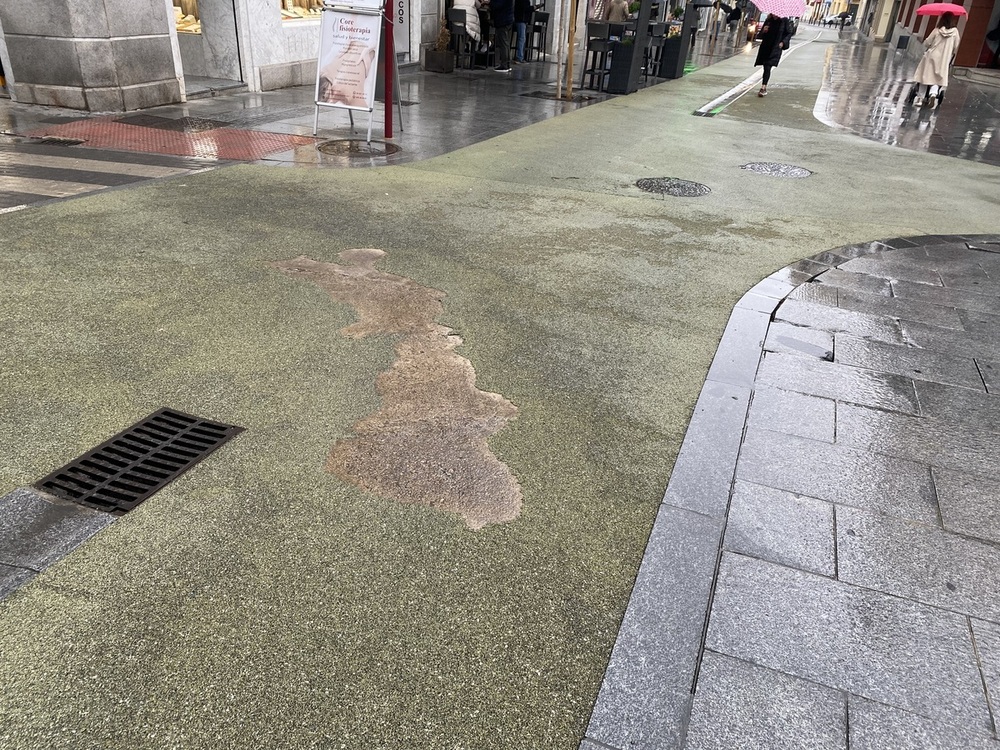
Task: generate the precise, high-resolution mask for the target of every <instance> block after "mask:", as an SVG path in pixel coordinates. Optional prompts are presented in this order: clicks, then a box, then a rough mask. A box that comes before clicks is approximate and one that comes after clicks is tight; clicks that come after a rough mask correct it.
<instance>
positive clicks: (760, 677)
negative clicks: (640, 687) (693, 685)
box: [685, 651, 847, 750]
mask: <svg viewBox="0 0 1000 750" xmlns="http://www.w3.org/2000/svg"><path fill="white" fill-rule="evenodd" d="M685 747H686V748H688V750H793V749H794V748H803V749H804V748H809V749H810V750H847V711H846V697H845V695H844V694H843V693H841V692H840V691H837V690H831V689H830V688H826V687H823V686H821V685H817V684H815V683H812V682H807V681H806V680H800V679H797V678H795V677H791V676H789V675H787V674H782V673H781V672H775V671H772V670H770V669H765V668H764V667H759V666H757V665H756V664H750V663H748V662H745V661H741V660H739V659H732V658H730V657H728V656H724V655H722V654H716V653H713V652H711V651H706V652H705V659H704V661H703V662H702V666H701V673H700V675H699V678H698V692H697V693H696V694H695V697H694V706H693V708H692V711H691V725H690V727H689V729H688V735H687V743H686V745H685Z"/></svg>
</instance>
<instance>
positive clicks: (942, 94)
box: [937, 89, 944, 107]
mask: <svg viewBox="0 0 1000 750" xmlns="http://www.w3.org/2000/svg"><path fill="white" fill-rule="evenodd" d="M937 100H938V103H937V105H938V106H939V107H940V106H941V102H943V101H944V89H941V90H940V91H938V95H937Z"/></svg>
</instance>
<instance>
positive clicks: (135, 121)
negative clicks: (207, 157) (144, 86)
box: [115, 115, 229, 133]
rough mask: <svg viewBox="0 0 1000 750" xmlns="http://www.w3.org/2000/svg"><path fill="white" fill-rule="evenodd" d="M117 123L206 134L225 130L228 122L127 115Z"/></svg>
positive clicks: (197, 118)
mask: <svg viewBox="0 0 1000 750" xmlns="http://www.w3.org/2000/svg"><path fill="white" fill-rule="evenodd" d="M115 122H120V123H124V124H125V125H136V126H138V127H141V128H155V129H156V130H172V131H175V132H178V133H204V132H205V131H207V130H215V129H217V128H224V127H227V126H228V125H229V123H228V122H221V121H220V120H207V119H205V118H204V117H176V118H174V117H159V116H157V115H126V116H125V117H119V118H116V119H115Z"/></svg>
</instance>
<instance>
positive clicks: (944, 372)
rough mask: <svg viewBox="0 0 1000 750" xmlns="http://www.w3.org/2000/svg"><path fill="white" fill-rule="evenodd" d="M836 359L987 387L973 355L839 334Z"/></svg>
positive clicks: (908, 375) (911, 375)
mask: <svg viewBox="0 0 1000 750" xmlns="http://www.w3.org/2000/svg"><path fill="white" fill-rule="evenodd" d="M836 352H837V353H836V356H835V357H834V361H835V362H839V363H841V364H845V365H851V366H853V367H861V368H864V369H867V370H875V371H878V372H881V373H893V374H895V375H902V376H903V377H906V378H912V379H914V380H931V381H934V382H938V383H948V384H950V385H957V386H961V387H963V388H972V389H978V390H982V389H983V378H982V376H981V375H980V374H979V368H978V367H977V366H976V361H975V359H974V358H973V357H971V356H969V355H968V354H965V355H964V356H959V355H955V354H951V353H949V354H942V353H940V352H934V351H930V350H927V349H918V348H915V347H912V346H898V345H896V344H886V343H884V342H881V341H871V340H867V339H861V338H858V337H857V336H851V335H849V334H837V337H836Z"/></svg>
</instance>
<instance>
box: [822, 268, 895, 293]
mask: <svg viewBox="0 0 1000 750" xmlns="http://www.w3.org/2000/svg"><path fill="white" fill-rule="evenodd" d="M813 283H814V284H820V285H823V286H830V287H832V288H835V289H843V290H845V291H855V292H865V293H866V294H880V295H882V296H883V297H891V296H892V282H891V281H890V280H889V279H885V278H882V277H881V276H872V275H870V274H867V273H857V272H852V271H845V270H844V269H843V268H831V269H830V270H829V271H827V272H826V273H824V274H823V275H822V276H819V277H817V278H816V280H815V281H814V282H813Z"/></svg>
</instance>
